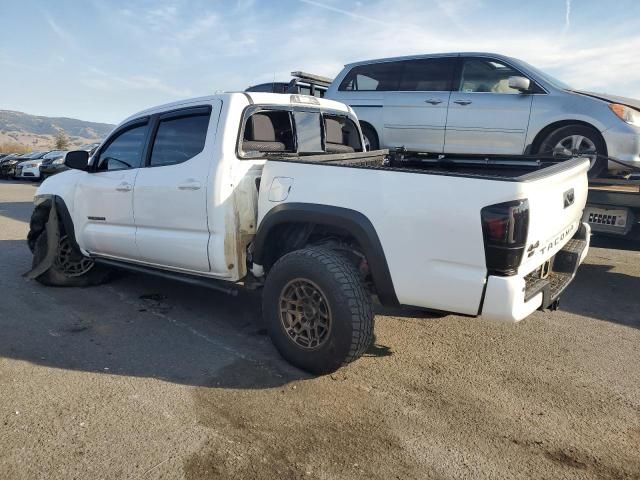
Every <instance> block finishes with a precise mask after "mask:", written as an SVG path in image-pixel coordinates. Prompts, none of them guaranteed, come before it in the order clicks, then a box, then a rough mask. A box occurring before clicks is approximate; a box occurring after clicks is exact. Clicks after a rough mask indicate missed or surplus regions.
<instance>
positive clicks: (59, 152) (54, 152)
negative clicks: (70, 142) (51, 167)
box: [42, 150, 64, 160]
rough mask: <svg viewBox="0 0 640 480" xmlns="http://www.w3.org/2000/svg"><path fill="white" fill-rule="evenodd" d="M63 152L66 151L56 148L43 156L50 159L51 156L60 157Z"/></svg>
mask: <svg viewBox="0 0 640 480" xmlns="http://www.w3.org/2000/svg"><path fill="white" fill-rule="evenodd" d="M63 153H64V152H62V151H61V150H54V151H53V152H49V153H47V154H46V155H45V156H44V157H42V158H44V159H45V160H48V159H50V158H58V157H61V156H62V154H63Z"/></svg>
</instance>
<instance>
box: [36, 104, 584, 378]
mask: <svg viewBox="0 0 640 480" xmlns="http://www.w3.org/2000/svg"><path fill="white" fill-rule="evenodd" d="M386 153H387V152H385V151H375V152H366V151H363V139H362V133H361V131H360V129H359V127H358V121H357V119H356V117H355V115H354V113H353V111H352V110H351V109H350V108H349V107H347V106H345V105H343V104H341V103H337V102H334V101H329V100H324V99H317V98H314V97H307V96H301V95H280V94H270V93H226V94H220V95H215V96H210V97H204V98H198V99H194V100H190V101H185V102H179V103H173V104H169V105H164V106H161V107H156V108H152V109H149V110H145V111H143V112H140V113H138V114H136V115H133V116H132V117H130V118H128V119H127V120H125V121H124V122H123V123H122V124H120V125H119V126H118V127H117V128H116V129H115V130H114V131H113V133H111V135H110V136H109V137H108V138H107V139H106V140H105V141H104V142H103V144H102V145H101V146H100V147H99V149H98V150H97V151H96V153H95V154H94V155H93V157H92V158H91V159H90V161H89V163H88V160H89V158H88V154H87V153H86V152H71V153H69V154H68V155H67V157H66V160H65V162H66V165H67V166H69V167H71V168H72V170H69V171H67V172H64V173H62V174H59V175H56V176H54V177H52V178H49V179H47V180H46V181H45V182H43V183H42V185H41V186H40V188H39V189H38V191H37V193H36V196H35V209H34V213H33V216H32V219H31V225H30V232H29V236H28V243H29V246H30V248H31V249H32V251H33V253H34V261H33V270H32V271H31V272H29V273H28V274H27V276H28V277H30V278H37V279H38V280H39V281H40V282H41V283H44V284H48V285H56V286H86V285H92V284H97V283H100V282H102V281H104V280H105V279H106V277H107V273H108V271H109V269H111V268H112V267H121V268H125V269H130V270H135V271H143V272H149V273H152V274H158V275H163V276H165V277H170V278H177V279H180V280H184V281H187V282H191V283H197V284H201V285H206V286H209V287H212V288H216V289H221V290H225V291H229V292H233V291H234V290H237V289H239V288H242V287H249V288H263V314H264V318H265V322H266V324H267V327H268V330H269V332H270V335H271V338H272V340H273V342H274V344H275V345H276V347H277V349H278V350H279V351H280V352H281V354H282V355H283V356H284V357H285V358H286V359H287V360H289V361H290V362H291V363H293V364H295V365H297V366H298V367H301V368H303V369H305V370H308V371H311V372H315V373H325V372H330V371H332V370H335V369H337V368H339V367H340V366H341V365H343V364H345V363H346V362H350V361H353V360H354V359H356V358H358V357H359V356H360V355H362V354H363V353H364V352H365V351H366V350H367V348H368V347H369V346H370V344H371V341H372V339H373V326H374V316H373V313H372V306H371V297H372V295H376V296H377V297H378V298H379V300H380V302H381V303H382V304H385V305H409V306H413V307H422V308H427V309H433V310H440V311H447V312H455V313H458V314H463V315H469V316H481V317H483V318H487V319H492V320H501V321H507V322H516V321H519V320H521V319H523V318H525V317H526V316H528V315H529V314H531V313H532V312H534V311H535V310H536V309H541V308H549V307H553V306H554V304H555V302H556V301H557V298H558V296H559V295H560V293H561V292H562V291H563V290H564V288H565V287H566V286H567V285H568V284H569V282H570V281H571V280H572V278H573V276H574V275H575V272H576V269H577V268H578V265H579V264H580V263H581V262H582V261H583V259H584V257H585V256H586V253H587V249H588V244H589V233H590V232H589V226H588V225H587V224H585V223H582V222H581V216H582V210H583V208H584V206H585V202H586V198H587V169H588V166H589V162H588V160H586V159H579V158H578V159H574V160H570V161H566V162H563V163H560V164H556V165H551V166H546V165H541V164H539V163H537V162H523V163H518V162H508V161H507V162H505V161H498V160H496V161H493V160H491V159H481V160H477V159H476V160H474V159H471V158H470V159H468V160H464V159H463V161H448V162H445V163H443V162H442V161H437V162H430V161H422V160H420V159H415V158H414V159H410V160H407V159H401V158H396V159H395V160H392V161H391V162H389V160H388V157H387V156H386V155H385V154H386ZM503 160H504V159H503Z"/></svg>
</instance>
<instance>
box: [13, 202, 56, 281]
mask: <svg viewBox="0 0 640 480" xmlns="http://www.w3.org/2000/svg"><path fill="white" fill-rule="evenodd" d="M45 227H46V232H47V253H46V255H45V256H44V258H43V259H42V260H41V261H40V263H38V264H37V265H35V266H34V267H33V268H32V269H31V271H29V272H27V273H24V274H23V275H22V276H23V277H25V278H28V279H30V280H33V279H36V278H38V277H39V276H40V275H42V274H43V273H45V272H46V271H47V270H49V269H50V268H51V267H52V266H53V262H54V261H55V259H56V253H57V250H58V244H59V243H60V227H59V223H58V211H57V208H56V202H51V210H49V219H48V220H47V223H46V224H45Z"/></svg>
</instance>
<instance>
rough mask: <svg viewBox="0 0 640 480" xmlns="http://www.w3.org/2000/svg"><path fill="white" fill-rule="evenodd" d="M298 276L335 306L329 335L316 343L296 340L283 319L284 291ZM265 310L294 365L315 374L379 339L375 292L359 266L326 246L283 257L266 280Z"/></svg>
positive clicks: (271, 328)
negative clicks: (310, 344)
mask: <svg viewBox="0 0 640 480" xmlns="http://www.w3.org/2000/svg"><path fill="white" fill-rule="evenodd" d="M294 279H302V280H305V281H310V282H313V284H315V285H316V286H317V287H318V288H319V290H320V291H321V293H322V294H323V295H324V298H325V299H326V301H327V303H328V305H329V308H330V312H331V314H330V322H331V328H330V329H329V333H328V336H327V338H326V340H325V341H324V343H322V344H321V345H319V346H318V347H317V348H315V349H305V348H303V347H301V346H299V345H298V344H296V343H295V342H294V341H293V340H292V338H291V337H290V336H289V334H288V333H287V332H286V331H285V327H284V326H283V322H282V320H281V310H280V302H281V295H282V294H283V292H284V289H285V288H286V286H287V285H288V284H289V283H290V282H291V281H292V280H294ZM262 311H263V315H264V319H265V323H266V326H267V329H268V331H269V334H270V336H271V340H272V341H273V343H274V345H275V346H276V348H277V349H278V351H279V352H280V354H281V355H282V356H283V357H284V358H285V359H286V360H287V361H289V362H290V363H292V364H293V365H295V366H297V367H299V368H301V369H303V370H306V371H308V372H311V373H314V374H326V373H330V372H333V371H335V370H337V369H338V368H340V367H341V366H343V365H345V364H347V363H350V362H352V361H354V360H356V359H358V358H359V357H361V356H362V355H363V354H364V353H365V352H366V350H367V349H368V348H369V346H370V345H371V343H372V341H373V330H374V315H373V310H372V306H371V297H370V295H369V293H368V292H367V290H366V289H365V287H364V285H363V282H362V280H361V279H360V275H359V272H358V270H357V269H356V267H355V266H354V265H353V264H352V263H350V262H349V261H348V260H347V259H346V258H345V257H343V256H342V255H340V254H339V253H336V252H335V251H333V250H330V249H328V248H326V247H308V248H305V249H302V250H296V251H294V252H291V253H288V254H287V255H284V256H283V257H282V258H280V259H279V260H278V261H277V262H276V264H275V265H274V266H273V267H272V268H271V270H270V271H269V274H268V275H267V279H266V282H265V287H264V292H263V297H262Z"/></svg>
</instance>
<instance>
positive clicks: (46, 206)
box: [28, 194, 80, 251]
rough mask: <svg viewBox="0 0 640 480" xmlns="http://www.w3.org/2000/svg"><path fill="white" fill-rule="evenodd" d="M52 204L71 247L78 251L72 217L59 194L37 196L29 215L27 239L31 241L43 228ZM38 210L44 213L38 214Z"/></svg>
mask: <svg viewBox="0 0 640 480" xmlns="http://www.w3.org/2000/svg"><path fill="white" fill-rule="evenodd" d="M54 204H55V206H56V211H57V213H58V218H59V219H60V221H61V223H62V226H63V228H64V231H65V233H66V235H67V236H68V237H69V241H70V242H71V245H72V246H73V248H76V249H78V251H80V246H79V245H78V242H77V240H76V232H75V227H74V225H73V219H72V218H71V214H70V213H69V209H68V208H67V204H66V203H65V201H64V199H63V198H62V197H60V196H59V195H52V194H44V195H38V196H37V203H36V205H35V207H34V211H33V213H32V215H31V221H30V222H29V235H28V241H29V242H31V239H32V238H33V240H34V241H35V238H37V235H39V234H40V232H42V230H44V227H45V225H46V224H47V221H48V219H49V211H50V210H51V206H52V205H54ZM40 212H42V213H44V214H45V215H41V214H40V215H38V214H37V213H40Z"/></svg>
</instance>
